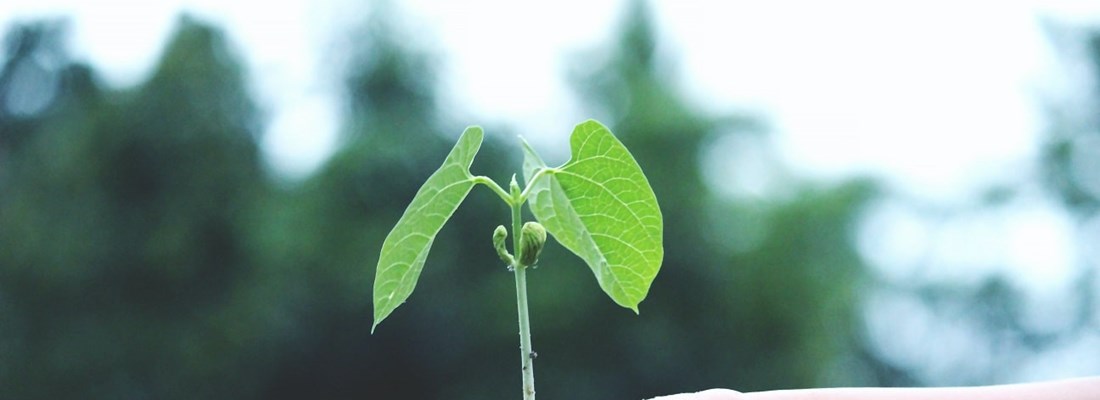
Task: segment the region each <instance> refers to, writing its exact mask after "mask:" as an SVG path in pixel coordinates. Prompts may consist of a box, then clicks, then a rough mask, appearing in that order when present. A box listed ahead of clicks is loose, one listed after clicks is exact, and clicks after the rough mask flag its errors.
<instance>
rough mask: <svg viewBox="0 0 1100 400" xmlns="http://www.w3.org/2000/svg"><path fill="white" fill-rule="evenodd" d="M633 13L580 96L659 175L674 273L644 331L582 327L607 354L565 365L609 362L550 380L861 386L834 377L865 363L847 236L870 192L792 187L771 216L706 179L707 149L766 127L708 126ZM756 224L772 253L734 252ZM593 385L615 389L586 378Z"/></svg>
mask: <svg viewBox="0 0 1100 400" xmlns="http://www.w3.org/2000/svg"><path fill="white" fill-rule="evenodd" d="M629 7H630V8H629V9H628V14H627V18H626V20H625V21H624V24H623V28H622V30H621V33H620V38H619V41H618V43H617V45H616V46H614V47H613V48H612V49H611V50H610V51H608V52H607V54H610V58H609V60H608V62H606V63H605V64H603V65H602V66H601V67H600V68H599V69H596V70H594V71H589V72H588V73H587V74H584V73H582V74H580V76H579V77H578V80H577V87H578V89H579V92H580V93H581V96H582V98H583V99H585V100H587V101H588V102H589V103H590V107H592V108H593V109H598V110H604V112H605V113H607V114H609V115H610V117H611V120H612V121H613V124H614V126H613V127H612V130H613V131H614V132H616V134H617V135H619V136H620V137H621V138H622V140H623V141H624V143H625V144H626V145H627V147H628V148H630V149H631V151H632V152H633V153H634V155H635V157H636V158H638V160H639V163H640V164H641V165H642V166H643V168H644V169H645V170H646V173H647V175H648V176H649V178H650V181H651V183H652V184H653V187H654V191H655V192H656V193H657V197H658V200H659V201H660V202H661V204H662V212H663V213H664V217H665V231H666V236H665V241H666V242H665V247H666V253H665V254H666V259H665V263H664V266H663V267H662V272H661V274H660V276H659V277H658V279H657V281H656V282H655V284H654V287H653V290H652V292H651V293H650V297H649V300H647V301H646V302H645V303H644V304H643V308H642V309H643V313H642V315H641V317H640V318H637V319H631V318H629V316H625V317H619V316H618V315H617V314H616V315H612V314H604V313H594V312H589V311H586V312H584V313H580V315H578V316H576V317H575V318H577V319H581V320H583V321H585V322H584V323H583V325H584V327H580V326H578V327H577V329H576V332H578V333H579V332H586V335H591V336H594V337H596V338H599V339H598V340H593V341H592V342H593V343H598V345H595V347H579V348H570V347H571V346H567V347H564V348H557V350H561V351H563V352H565V353H566V355H563V356H562V357H563V358H565V359H572V357H579V358H582V359H583V357H584V356H583V355H584V354H600V353H604V354H605V356H599V355H597V356H595V357H596V358H595V359H590V360H586V361H578V362H574V363H562V362H558V363H556V364H553V366H548V367H546V368H544V369H543V371H544V375H543V376H547V375H552V374H554V375H557V374H560V375H563V376H565V377H558V379H561V380H565V381H569V380H578V381H585V382H586V383H587V384H588V385H589V386H588V387H586V388H587V389H590V390H592V391H593V393H598V394H601V395H605V396H603V397H624V398H631V397H640V396H647V395H653V394H655V393H661V392H668V391H679V390H690V389H701V388H705V387H713V386H728V387H737V388H741V389H765V388H781V387H801V386H811V385H816V384H824V383H846V382H850V381H851V380H852V379H854V378H853V377H850V376H844V375H843V374H836V373H832V372H830V371H831V370H832V368H834V367H835V366H836V365H837V363H838V362H839V361H841V360H842V359H845V358H851V356H852V353H853V351H854V348H853V347H852V344H853V342H854V340H855V330H854V323H855V322H856V321H855V320H854V318H853V315H852V314H853V313H852V310H853V308H854V306H855V304H856V302H855V300H856V298H855V295H854V294H855V284H856V283H857V282H858V277H859V272H860V268H861V262H860V260H859V258H858V257H857V255H856V254H855V252H854V250H853V248H852V244H851V243H850V240H849V235H848V234H847V232H848V230H849V229H850V225H851V223H852V220H853V219H854V217H855V216H856V215H855V214H856V212H857V211H858V210H859V207H860V204H861V203H862V201H863V200H864V199H865V198H867V197H868V196H869V195H870V193H871V190H870V189H871V188H870V187H869V186H868V185H866V184H862V183H858V182H853V183H846V184H842V185H840V186H836V187H815V185H811V184H807V183H803V182H799V181H797V180H793V179H792V180H791V182H790V183H789V188H788V189H789V191H790V192H791V193H794V195H793V196H791V197H790V198H788V199H784V198H769V199H764V200H763V201H764V202H766V204H759V203H758V202H759V201H760V200H747V199H740V200H739V199H730V198H725V197H721V196H719V195H718V194H717V193H716V192H715V191H714V189H713V188H712V187H710V186H709V185H708V184H707V182H706V180H705V179H704V174H705V173H706V172H707V171H705V170H704V169H703V162H702V154H703V153H704V151H705V150H707V149H706V146H711V145H713V143H715V142H716V140H715V138H717V137H721V136H722V135H747V136H757V135H760V134H762V131H763V130H764V127H763V124H762V123H760V122H759V121H757V120H755V119H753V118H750V117H746V116H737V115H735V116H728V117H714V116H709V115H706V114H704V113H701V112H699V111H698V110H697V109H696V108H695V107H693V106H692V105H690V103H689V102H688V101H686V100H684V99H683V97H682V96H681V95H680V94H679V93H678V92H677V90H676V88H675V86H674V85H673V84H672V82H671V81H670V80H669V79H668V77H669V76H670V75H672V74H670V73H669V71H667V70H664V69H662V68H668V67H669V65H667V64H662V60H661V59H660V58H659V53H658V51H657V45H656V37H657V35H656V34H655V28H654V24H653V22H652V18H651V17H650V15H649V10H648V7H647V6H646V4H645V2H642V1H635V2H631V3H630V6H629ZM718 173H719V174H723V172H721V171H719V172H718ZM754 220H755V221H756V222H755V223H759V224H761V226H760V229H761V230H763V231H764V232H766V233H764V234H762V235H763V236H762V237H761V238H760V239H758V240H759V242H758V243H756V244H755V245H754V246H751V247H748V248H745V249H743V250H741V251H740V252H734V253H731V252H729V251H728V250H725V249H726V248H728V247H729V246H728V243H730V242H736V241H742V240H745V239H744V238H739V237H737V233H736V232H737V229H734V228H731V225H733V224H741V223H753V222H751V221H754ZM576 279H585V278H582V277H576ZM584 301H592V302H598V303H599V304H602V303H605V301H603V300H602V299H597V300H589V299H585V300H584ZM573 305H574V306H580V305H578V304H573ZM583 307H591V306H590V305H588V304H585V305H584V306H583ZM536 309H537V307H536ZM616 312H617V311H616ZM607 319H612V320H613V321H615V322H614V323H609V322H607ZM597 332H598V333H597ZM578 333H574V334H578ZM548 352H549V351H548ZM551 368H553V369H551ZM547 369H551V370H549V371H547ZM594 371H600V372H596V373H598V374H601V375H604V376H603V377H601V378H600V379H592V378H590V377H589V378H584V377H581V376H578V375H581V374H592V373H594ZM572 390H573V387H571V386H569V385H562V386H558V387H554V386H551V387H550V389H546V388H545V387H544V388H543V391H544V392H549V391H553V392H554V393H557V394H556V395H555V394H551V395H550V397H569V394H568V393H571V391H572ZM593 397H599V396H593Z"/></svg>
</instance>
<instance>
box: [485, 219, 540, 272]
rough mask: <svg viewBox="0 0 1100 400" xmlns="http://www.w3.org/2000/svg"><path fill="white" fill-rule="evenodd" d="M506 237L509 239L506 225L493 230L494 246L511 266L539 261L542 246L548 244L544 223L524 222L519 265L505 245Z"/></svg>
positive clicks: (531, 264) (528, 264)
mask: <svg viewBox="0 0 1100 400" xmlns="http://www.w3.org/2000/svg"><path fill="white" fill-rule="evenodd" d="M506 239H508V229H505V228H504V225H499V226H497V229H496V230H495V231H493V247H495V248H496V249H497V255H498V256H500V259H501V260H503V261H504V262H505V263H507V264H508V265H509V266H510V267H511V268H514V267H517V266H522V267H530V266H533V265H535V263H537V262H538V261H539V253H541V252H542V246H543V245H545V244H546V228H543V227H542V224H539V223H538V222H527V223H525V224H523V228H520V231H519V247H520V248H519V249H518V250H517V252H518V253H519V263H518V265H517V263H516V261H515V258H513V257H512V255H511V254H509V253H508V249H507V248H506V247H505V244H504V242H505V240H506Z"/></svg>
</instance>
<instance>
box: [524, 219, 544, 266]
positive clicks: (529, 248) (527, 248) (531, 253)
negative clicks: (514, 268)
mask: <svg viewBox="0 0 1100 400" xmlns="http://www.w3.org/2000/svg"><path fill="white" fill-rule="evenodd" d="M545 244H546V228H543V227H542V224H539V223H538V222H528V223H525V224H523V228H521V229H520V236H519V245H520V247H521V250H519V255H520V260H519V263H520V264H521V265H523V266H532V265H535V263H536V262H538V260H539V253H541V252H542V246H543V245H545Z"/></svg>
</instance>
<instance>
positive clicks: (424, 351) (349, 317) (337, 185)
mask: <svg viewBox="0 0 1100 400" xmlns="http://www.w3.org/2000/svg"><path fill="white" fill-rule="evenodd" d="M397 20H398V18H396V16H395V15H394V14H392V11H389V10H385V9H383V10H381V11H375V12H374V13H373V14H372V17H371V18H370V19H369V21H368V22H367V23H366V26H365V29H363V30H362V31H360V32H355V37H356V40H354V41H353V43H355V44H356V46H357V47H355V48H352V49H350V51H351V52H352V54H353V57H352V58H351V63H350V64H349V65H347V66H346V71H345V78H344V79H345V80H344V82H343V87H344V90H345V92H344V97H345V99H346V102H347V108H346V109H347V110H348V116H347V120H346V122H345V130H344V139H345V141H344V143H343V145H342V147H341V148H340V149H339V150H338V151H337V152H336V154H335V155H334V156H333V157H332V158H331V159H330V160H329V161H328V162H327V163H326V165H325V166H324V167H323V168H322V169H321V171H320V172H318V173H317V174H316V175H315V176H314V177H312V178H310V179H309V180H308V181H306V182H304V183H302V184H301V186H299V187H296V188H292V189H290V190H288V191H286V192H284V193H282V197H281V198H279V199H277V200H276V202H275V203H273V205H272V206H271V207H269V211H270V218H267V220H268V221H269V224H270V226H269V228H267V229H265V231H266V232H269V233H268V234H266V239H265V240H268V241H269V242H267V243H266V244H265V245H264V246H263V247H264V248H268V249H271V253H269V256H270V257H269V260H268V261H267V262H271V263H281V264H287V265H288V268H294V269H299V270H301V271H302V272H301V274H302V280H301V286H302V287H301V288H300V290H301V291H302V292H301V296H300V298H301V302H302V304H303V305H302V310H303V311H304V312H305V314H306V315H305V316H304V319H303V321H305V322H304V323H303V324H302V326H301V328H300V329H301V331H302V332H301V340H300V341H299V342H298V343H296V345H295V349H294V350H293V351H290V352H288V354H287V359H286V360H285V361H284V362H282V363H281V365H282V367H281V368H280V370H279V371H278V372H277V375H276V376H275V378H274V379H273V380H272V381H270V382H269V387H268V389H267V391H266V394H265V398H303V397H322V398H362V397H363V396H370V397H374V398H444V397H446V398H457V397H460V396H459V395H457V394H456V391H457V389H456V388H455V386H456V385H458V386H460V387H465V386H466V385H474V387H477V386H476V385H478V384H484V382H483V381H484V378H483V377H479V374H481V373H485V371H486V369H485V368H482V367H481V366H478V365H477V364H478V363H481V362H484V360H482V359H478V358H476V357H478V355H479V354H483V353H481V348H482V347H484V348H490V349H492V348H495V347H499V349H500V351H499V353H501V354H502V355H501V357H500V358H499V360H500V361H501V364H505V363H506V360H512V357H508V358H505V356H504V355H503V354H507V355H508V356H513V355H512V354H511V351H512V350H513V346H510V344H511V341H512V340H513V339H512V338H513V335H510V334H509V333H510V332H513V329H514V327H512V326H511V324H505V325H503V327H501V326H500V325H499V324H494V325H493V326H494V327H497V328H499V329H500V330H499V332H497V333H495V334H488V336H486V335H485V332H484V331H485V330H487V328H488V327H487V326H486V325H485V324H481V323H479V322H478V321H479V319H480V318H482V317H480V316H482V315H484V312H483V308H494V306H495V305H503V306H505V307H504V310H508V308H507V302H505V304H500V303H499V302H500V301H503V300H507V299H509V298H510V296H514V295H512V294H510V290H511V289H510V286H508V285H509V284H510V282H511V281H510V279H511V276H510V275H508V274H499V275H497V274H493V273H492V272H495V271H497V270H498V269H494V267H497V266H499V265H500V261H499V260H498V259H496V258H495V255H494V254H495V253H493V252H492V247H491V243H490V241H489V239H490V237H491V235H492V228H493V227H494V226H495V225H496V222H494V221H504V220H505V219H504V218H507V209H506V208H504V206H503V205H502V204H500V203H499V200H498V199H496V198H495V197H491V196H492V195H491V194H489V193H480V194H478V193H475V194H474V195H473V196H471V197H470V198H469V199H467V203H466V204H465V205H464V206H463V207H462V208H461V210H460V211H459V213H458V214H456V216H455V220H454V221H453V222H452V223H450V224H448V226H447V228H446V229H444V231H443V232H442V234H441V236H440V237H439V238H438V239H437V240H436V243H435V246H433V250H432V253H431V255H430V256H429V259H428V263H427V264H428V267H427V269H426V271H425V273H424V276H423V277H422V278H421V279H420V283H419V285H418V289H417V291H416V294H415V295H414V296H413V297H412V299H411V300H410V304H409V306H406V307H403V308H402V310H401V313H399V314H396V315H394V318H393V321H392V323H390V324H387V325H386V326H384V327H381V328H380V330H379V332H378V333H377V334H375V335H373V336H372V335H371V333H370V325H371V315H372V314H371V304H370V294H371V293H370V288H371V285H372V281H373V279H374V268H373V266H374V265H375V263H376V262H377V257H378V251H379V249H380V248H381V245H382V241H383V239H384V238H385V235H386V233H387V232H388V231H389V229H390V228H391V227H392V226H393V224H394V223H395V222H396V221H397V219H398V217H399V216H400V215H401V213H402V212H403V211H404V209H405V206H406V205H407V204H408V202H409V200H411V199H412V197H413V195H414V194H415V193H416V190H417V189H418V188H419V186H420V184H421V183H422V182H423V181H424V179H425V178H426V177H427V176H428V175H430V174H431V172H432V171H434V170H435V169H436V168H438V167H439V165H440V164H441V163H442V162H443V159H444V157H445V156H446V153H447V151H449V150H450V147H451V145H452V143H453V140H454V139H455V138H457V136H458V134H459V133H460V132H461V127H460V126H447V124H445V123H444V122H443V121H442V118H441V116H440V115H439V111H438V109H437V104H436V101H437V100H436V93H435V90H436V89H435V82H434V74H435V71H434V68H433V65H434V64H433V63H432V62H431V61H432V60H431V57H432V56H431V55H430V54H429V53H426V52H424V51H423V50H420V49H416V48H412V47H410V46H408V45H406V44H404V43H407V42H403V41H400V40H399V39H398V38H399V37H402V36H403V35H404V33H403V32H401V31H400V27H399V26H397V24H396V23H395V21H397ZM505 165H509V166H515V167H516V168H517V170H518V162H516V159H515V158H513V157H511V156H510V155H508V154H505V153H504V152H503V151H502V150H501V146H500V145H499V143H498V141H497V138H496V136H490V137H489V138H488V140H487V141H486V143H485V144H484V146H483V148H482V151H481V152H480V155H479V159H478V161H477V162H475V165H474V168H475V170H476V171H478V172H479V173H483V174H487V175H490V176H501V174H502V172H501V171H504V170H506V168H505V167H504V166H505ZM464 243H469V245H466V244H464ZM291 265H292V267H291ZM499 271H504V268H503V267H500V268H499ZM493 277H495V278H496V279H492V278H493ZM494 281H495V283H494ZM501 284H504V285H501ZM487 285H488V286H493V285H495V287H496V290H494V291H493V293H486V291H485V290H481V288H482V287H484V286H487ZM483 297H484V298H483ZM512 312H513V313H514V311H512ZM497 321H500V319H497ZM503 321H507V319H505V320H503ZM492 337H505V338H508V340H507V341H503V340H502V341H494V340H493V339H490V338H492ZM494 351H495V350H494ZM505 351H507V353H505ZM507 365H509V366H510V365H511V364H510V363H508V364H507ZM501 370H502V371H511V369H507V370H505V369H501ZM502 379H503V378H502ZM518 379H519V375H518V373H517V375H516V382H517V383H516V385H515V386H516V387H518V382H519V380H518ZM503 381H505V382H507V380H506V379H504V380H503ZM425 382H430V384H425ZM505 388H508V389H511V386H505V385H498V386H490V393H494V394H493V395H490V396H488V397H503V396H505V395H506V394H505V393H510V392H511V391H513V390H506V389H505ZM495 390H499V391H495ZM514 390H518V389H514ZM475 393H476V391H475ZM497 394H499V395H497ZM470 398H484V397H478V396H477V395H474V397H470Z"/></svg>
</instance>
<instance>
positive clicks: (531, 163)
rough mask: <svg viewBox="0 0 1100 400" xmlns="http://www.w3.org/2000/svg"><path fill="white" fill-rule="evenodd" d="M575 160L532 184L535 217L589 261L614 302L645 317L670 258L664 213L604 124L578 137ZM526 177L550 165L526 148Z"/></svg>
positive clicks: (580, 129) (577, 132) (573, 141)
mask: <svg viewBox="0 0 1100 400" xmlns="http://www.w3.org/2000/svg"><path fill="white" fill-rule="evenodd" d="M569 143H570V148H571V151H572V158H571V159H570V160H569V162H566V163H565V164H564V165H562V166H561V167H558V168H555V169H552V170H550V171H548V172H549V173H544V175H543V176H542V177H540V178H538V179H536V180H535V182H533V186H531V189H530V192H529V194H528V196H529V197H528V201H530V204H531V205H530V207H531V212H532V213H533V214H534V215H535V218H537V219H538V220H539V222H541V223H542V224H543V225H544V226H545V227H546V230H547V231H549V232H550V234H551V235H553V236H554V238H555V239H557V240H558V242H559V243H561V244H562V246H565V248H567V249H569V250H570V251H572V252H573V253H574V254H576V255H577V256H579V257H581V258H582V259H584V261H585V263H587V264H588V266H589V268H591V269H592V272H593V273H594V274H595V275H596V280H597V281H598V282H599V284H600V288H602V289H603V291H604V292H605V293H607V295H608V296H611V299H612V300H614V301H615V302H616V303H618V304H619V305H621V306H623V307H626V308H629V309H631V310H634V312H638V304H639V303H641V301H642V300H644V299H645V297H646V294H648V293H649V287H650V285H651V284H652V283H653V279H654V278H656V277H657V272H658V271H659V270H660V268H661V260H662V258H663V257H664V247H663V239H662V236H663V222H662V218H661V209H660V208H659V207H658V205H657V197H656V196H655V195H654V194H653V188H651V187H650V186H649V181H648V180H647V179H646V177H645V175H644V174H643V173H642V169H641V167H639V166H638V162H637V161H635V160H634V156H632V155H631V154H630V152H629V151H627V149H626V147H625V146H623V144H622V142H620V141H619V140H618V139H616V138H615V136H614V135H612V134H611V131H610V130H608V129H607V127H605V126H603V125H601V124H600V123H599V122H596V121H593V120H588V121H585V122H582V123H580V124H579V125H577V126H576V128H574V129H573V134H572V136H571V137H570V139H569ZM524 155H525V157H524V162H523V175H524V177H525V179H526V181H527V183H528V185H532V182H531V179H532V178H533V177H534V176H535V174H536V173H537V172H538V171H539V170H540V169H545V168H547V167H546V163H544V162H543V161H542V159H541V158H539V156H538V154H536V153H535V151H534V150H532V149H531V147H530V146H529V145H527V144H526V143H524Z"/></svg>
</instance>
